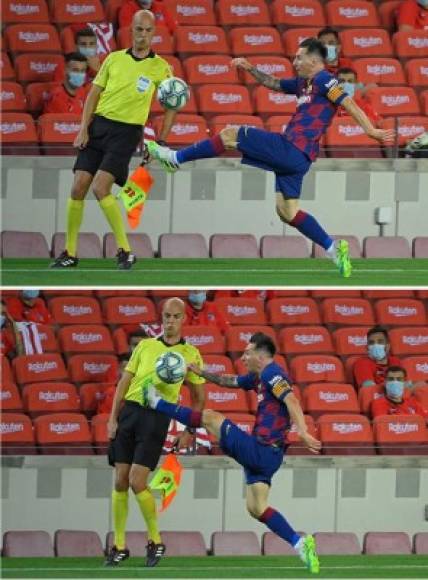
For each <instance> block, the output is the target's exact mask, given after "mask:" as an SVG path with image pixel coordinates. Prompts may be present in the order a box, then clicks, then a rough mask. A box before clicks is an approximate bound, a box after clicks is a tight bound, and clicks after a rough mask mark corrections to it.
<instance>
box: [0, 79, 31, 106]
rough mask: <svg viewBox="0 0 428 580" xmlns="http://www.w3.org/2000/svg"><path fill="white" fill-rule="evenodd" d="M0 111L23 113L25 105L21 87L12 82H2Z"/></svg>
mask: <svg viewBox="0 0 428 580" xmlns="http://www.w3.org/2000/svg"><path fill="white" fill-rule="evenodd" d="M0 108H1V111H2V112H3V111H25V109H26V108H27V103H26V101H25V97H24V91H23V90H22V86H21V85H19V84H18V83H15V82H13V81H4V82H2V88H1V93H0Z"/></svg>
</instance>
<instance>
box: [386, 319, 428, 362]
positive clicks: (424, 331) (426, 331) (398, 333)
mask: <svg viewBox="0 0 428 580" xmlns="http://www.w3.org/2000/svg"><path fill="white" fill-rule="evenodd" d="M389 340H390V343H391V350H392V352H393V354H395V355H396V356H403V355H420V354H428V327H422V328H415V327H411V326H410V327H408V328H393V329H392V330H390V331H389Z"/></svg>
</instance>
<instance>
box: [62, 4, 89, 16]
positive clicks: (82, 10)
mask: <svg viewBox="0 0 428 580" xmlns="http://www.w3.org/2000/svg"><path fill="white" fill-rule="evenodd" d="M65 10H66V12H68V13H69V14H72V15H73V16H82V15H87V14H92V13H93V12H95V6H94V5H93V4H86V5H85V4H83V5H82V4H67V5H66V7H65Z"/></svg>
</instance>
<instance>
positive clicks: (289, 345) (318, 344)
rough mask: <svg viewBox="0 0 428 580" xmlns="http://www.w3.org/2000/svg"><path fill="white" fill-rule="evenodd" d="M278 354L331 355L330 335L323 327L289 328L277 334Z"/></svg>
mask: <svg viewBox="0 0 428 580" xmlns="http://www.w3.org/2000/svg"><path fill="white" fill-rule="evenodd" d="M279 343H280V352H281V353H283V354H286V355H289V354H310V353H333V343H332V341H331V337H330V334H329V332H328V330H327V329H326V328H325V327H324V326H300V327H299V326H291V327H286V328H283V329H282V330H280V332H279Z"/></svg>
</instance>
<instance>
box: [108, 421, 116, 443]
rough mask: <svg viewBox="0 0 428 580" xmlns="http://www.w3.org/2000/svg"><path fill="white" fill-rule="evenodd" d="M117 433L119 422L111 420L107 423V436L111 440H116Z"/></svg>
mask: <svg viewBox="0 0 428 580" xmlns="http://www.w3.org/2000/svg"><path fill="white" fill-rule="evenodd" d="M116 431H117V420H116V419H109V420H108V423H107V435H108V438H109V439H114V438H115V437H116Z"/></svg>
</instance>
